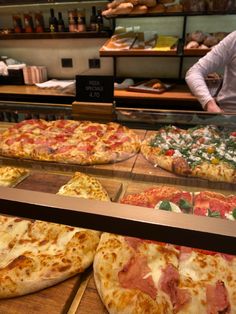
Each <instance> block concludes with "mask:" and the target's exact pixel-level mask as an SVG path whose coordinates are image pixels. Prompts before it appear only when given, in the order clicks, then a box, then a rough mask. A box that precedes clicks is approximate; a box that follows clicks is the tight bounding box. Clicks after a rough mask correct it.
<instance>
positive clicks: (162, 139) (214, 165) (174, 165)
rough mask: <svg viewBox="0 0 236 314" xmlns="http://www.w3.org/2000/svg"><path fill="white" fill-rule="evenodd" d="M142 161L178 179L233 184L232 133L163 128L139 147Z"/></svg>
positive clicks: (235, 137) (235, 140) (235, 144)
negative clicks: (166, 171) (181, 177)
mask: <svg viewBox="0 0 236 314" xmlns="http://www.w3.org/2000/svg"><path fill="white" fill-rule="evenodd" d="M141 152H142V154H143V155H144V157H145V158H146V159H147V160H148V161H150V162H151V163H152V164H154V165H155V166H159V167H161V168H163V169H166V170H168V171H171V172H173V173H175V174H178V175H183V176H192V177H199V178H203V179H208V180H210V181H222V182H229V183H236V132H232V131H228V132H226V131H220V130H219V129H218V128H217V127H215V126H211V125H210V126H205V127H202V126H199V127H195V128H189V129H186V130H185V129H181V128H178V127H176V126H167V127H163V128H161V129H159V130H158V131H157V132H155V133H154V134H152V135H151V136H149V137H148V138H146V139H145V140H144V141H143V142H142V144H141Z"/></svg>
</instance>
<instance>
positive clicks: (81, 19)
mask: <svg viewBox="0 0 236 314" xmlns="http://www.w3.org/2000/svg"><path fill="white" fill-rule="evenodd" d="M77 12H78V24H77V31H78V32H85V31H86V22H85V10H84V9H77Z"/></svg>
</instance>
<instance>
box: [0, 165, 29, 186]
mask: <svg viewBox="0 0 236 314" xmlns="http://www.w3.org/2000/svg"><path fill="white" fill-rule="evenodd" d="M28 174H29V171H28V170H27V169H24V168H17V167H11V166H0V186H8V187H12V186H13V185H16V184H17V183H19V182H20V181H21V180H23V179H24V178H25V177H26V176H27V175H28Z"/></svg>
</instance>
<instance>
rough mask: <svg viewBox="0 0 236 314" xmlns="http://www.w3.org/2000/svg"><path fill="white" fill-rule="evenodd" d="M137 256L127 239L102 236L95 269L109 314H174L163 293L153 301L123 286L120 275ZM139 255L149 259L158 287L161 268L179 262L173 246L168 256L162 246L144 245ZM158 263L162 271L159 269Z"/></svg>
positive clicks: (99, 289) (100, 292)
mask: <svg viewBox="0 0 236 314" xmlns="http://www.w3.org/2000/svg"><path fill="white" fill-rule="evenodd" d="M134 254H135V253H134V250H133V249H132V248H131V247H130V246H128V245H127V243H126V241H125V237H123V236H119V235H114V234H109V233H103V234H102V236H101V240H100V242H99V246H98V248H97V251H96V255H95V258H94V263H93V268H94V279H95V283H96V287H97V290H98V293H99V295H100V297H101V299H102V301H103V303H104V304H105V306H106V308H107V310H108V312H109V313H112V314H121V313H122V314H123V313H127V314H135V313H140V314H142V313H153V314H154V313H155V314H156V313H157V314H163V313H166V314H169V313H173V306H172V304H171V301H170V298H169V296H168V295H167V294H166V293H164V292H163V291H161V290H158V293H157V295H156V297H155V299H153V298H152V297H150V296H149V295H148V294H147V293H144V292H142V291H141V290H139V289H135V288H130V289H129V288H123V287H122V286H121V284H120V282H119V273H120V272H121V271H122V269H124V267H125V265H126V264H127V261H129V260H130V259H132V257H133V255H134ZM139 254H140V255H145V256H147V261H148V264H149V267H152V277H153V278H155V284H156V285H158V280H159V278H160V275H161V267H165V265H167V264H168V263H172V264H173V265H177V261H178V256H177V252H176V251H175V250H174V249H173V248H172V247H171V246H170V248H166V253H165V249H163V246H159V245H158V244H157V243H143V244H142V245H141V246H140V253H139ZM155 263H156V264H157V265H158V266H159V267H156V266H155ZM140 271H141V270H140ZM150 275H151V274H150Z"/></svg>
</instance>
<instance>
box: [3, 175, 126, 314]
mask: <svg viewBox="0 0 236 314" xmlns="http://www.w3.org/2000/svg"><path fill="white" fill-rule="evenodd" d="M71 176H72V175H70V174H69V175H66V174H58V173H46V172H38V171H35V172H31V173H30V174H29V176H27V177H26V178H25V179H24V180H23V181H21V182H20V183H19V184H18V185H17V186H16V188H19V189H26V190H33V191H41V192H47V193H56V192H57V191H58V189H59V188H60V187H61V186H62V185H63V184H65V183H66V182H68V181H69V179H70V178H71ZM99 180H100V182H101V183H102V185H103V186H104V188H105V189H106V190H107V192H108V194H109V196H110V198H111V200H113V201H116V200H117V199H118V198H119V195H120V193H121V191H122V184H121V183H120V182H118V181H115V180H112V179H110V180H109V179H104V178H99ZM82 278H83V274H82V275H81V276H79V275H78V276H75V277H73V278H71V279H68V280H66V281H64V282H62V283H60V284H57V285H56V286H53V287H50V288H47V289H44V290H41V291H39V292H36V293H33V294H30V295H26V296H22V297H17V298H13V299H7V300H0V313H1V314H35V313H48V314H64V313H68V314H74V313H75V312H76V310H77V308H78V306H76V307H72V304H73V300H74V298H75V296H77V298H78V297H79V298H81V297H82V295H83V291H81V290H80V289H81V286H80V284H81V282H82ZM86 293H87V292H86ZM93 293H94V294H95V290H93ZM86 295H87V294H86ZM94 309H96V307H95V308H94ZM88 310H89V309H88ZM81 313H85V312H83V311H82V312H81ZM92 313H93V312H92ZM94 313H95V312H94ZM96 313H97V312H96ZM90 314H91V312H90Z"/></svg>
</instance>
